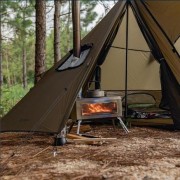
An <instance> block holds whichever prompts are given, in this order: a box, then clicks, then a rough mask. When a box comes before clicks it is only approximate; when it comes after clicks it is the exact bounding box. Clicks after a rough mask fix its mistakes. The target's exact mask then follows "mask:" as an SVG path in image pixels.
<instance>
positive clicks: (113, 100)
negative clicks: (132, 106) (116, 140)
mask: <svg viewBox="0 0 180 180" xmlns="http://www.w3.org/2000/svg"><path fill="white" fill-rule="evenodd" d="M121 116H122V102H121V97H120V96H112V97H98V98H77V100H76V117H77V120H78V129H77V134H79V131H80V124H81V122H82V120H85V119H100V118H117V119H119V122H120V124H121V126H122V127H123V129H124V130H125V131H126V132H127V133H128V132H129V131H128V129H127V128H126V126H125V124H124V123H123V121H122V119H121Z"/></svg>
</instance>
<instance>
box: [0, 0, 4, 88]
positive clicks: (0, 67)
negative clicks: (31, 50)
mask: <svg viewBox="0 0 180 180" xmlns="http://www.w3.org/2000/svg"><path fill="white" fill-rule="evenodd" d="M1 5H2V4H1V1H0V9H1ZM1 26H2V14H1V11H0V90H1V87H2V84H3V76H2V29H1Z"/></svg>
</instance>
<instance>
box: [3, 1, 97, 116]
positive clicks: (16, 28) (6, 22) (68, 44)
mask: <svg viewBox="0 0 180 180" xmlns="http://www.w3.org/2000/svg"><path fill="white" fill-rule="evenodd" d="M34 2H35V0H26V1H25V0H13V1H10V0H4V1H3V3H2V6H1V12H2V14H3V15H2V23H3V29H4V30H5V31H6V32H5V33H4V34H5V36H4V37H3V38H4V39H3V43H2V50H3V51H2V52H3V53H2V55H3V58H2V59H3V62H2V66H3V83H4V84H3V87H2V91H1V102H0V116H1V117H2V116H3V115H4V114H6V113H7V112H8V111H9V110H10V109H11V108H12V107H13V106H14V105H15V104H16V103H17V102H18V101H19V100H20V99H21V98H22V97H23V96H24V95H25V94H26V93H27V92H28V90H29V88H30V87H32V86H33V82H34V57H35V31H34V27H35V25H34V20H35V19H34V17H33V16H35V7H34ZM48 3H50V6H52V4H53V1H52V2H48ZM96 5H97V1H89V0H82V1H81V10H82V11H81V37H82V38H83V37H84V36H85V35H86V34H87V33H88V31H89V28H88V27H89V25H90V24H91V23H92V22H93V21H94V20H95V19H96V16H97V13H96V12H94V8H95V6H96ZM62 6H63V7H62V9H63V10H64V12H62V14H66V15H64V16H61V22H60V24H61V27H60V30H61V41H60V48H61V55H62V57H63V56H64V55H65V54H66V53H67V52H68V51H69V50H70V49H72V43H73V41H72V39H73V38H72V21H71V19H72V18H71V13H70V14H68V12H69V11H71V8H69V1H65V0H64V1H63V4H62ZM70 6H71V4H70ZM4 34H3V35H4ZM23 47H26V62H27V77H28V78H27V80H28V88H27V89H26V90H24V89H23V86H22V68H23V65H22V48H23ZM53 64H54V30H53V29H52V31H51V32H50V33H48V35H47V38H46V62H45V65H46V70H48V69H49V68H50V67H52V66H53ZM50 93H51V92H50Z"/></svg>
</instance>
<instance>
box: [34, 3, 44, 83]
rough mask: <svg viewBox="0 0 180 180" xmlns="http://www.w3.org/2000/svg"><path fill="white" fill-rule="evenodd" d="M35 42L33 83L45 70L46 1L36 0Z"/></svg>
mask: <svg viewBox="0 0 180 180" xmlns="http://www.w3.org/2000/svg"><path fill="white" fill-rule="evenodd" d="M35 8H36V44H35V80H34V82H35V84H36V83H37V82H38V81H39V80H40V79H41V78H42V74H43V73H44V71H45V58H46V52H45V51H46V1H45V0H41V1H40V0H36V4H35Z"/></svg>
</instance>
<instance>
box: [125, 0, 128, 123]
mask: <svg viewBox="0 0 180 180" xmlns="http://www.w3.org/2000/svg"><path fill="white" fill-rule="evenodd" d="M128 6H129V0H127V2H126V10H127V11H126V64H125V114H124V116H125V120H126V119H127V110H128V103H127V90H128V89H127V84H128V40H129V36H128V35H129V33H128V30H129V8H128Z"/></svg>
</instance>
